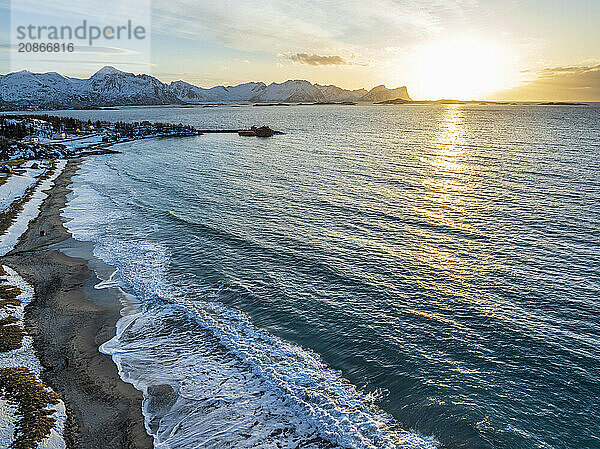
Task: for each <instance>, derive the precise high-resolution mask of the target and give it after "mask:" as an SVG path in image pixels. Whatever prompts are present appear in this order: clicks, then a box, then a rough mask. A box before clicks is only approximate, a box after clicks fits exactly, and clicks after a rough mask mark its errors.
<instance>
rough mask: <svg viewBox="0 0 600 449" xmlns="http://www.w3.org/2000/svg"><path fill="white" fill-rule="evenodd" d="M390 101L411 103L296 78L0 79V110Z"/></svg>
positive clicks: (381, 91)
mask: <svg viewBox="0 0 600 449" xmlns="http://www.w3.org/2000/svg"><path fill="white" fill-rule="evenodd" d="M395 99H404V100H407V101H411V99H410V97H409V96H408V92H407V89H406V87H405V86H403V87H399V88H397V89H388V88H386V87H385V86H384V85H379V86H376V87H374V88H373V89H371V90H370V91H368V92H367V91H366V90H365V89H356V90H348V89H343V88H341V87H337V86H334V85H329V86H321V85H319V84H312V83H311V82H309V81H307V80H299V79H296V80H287V81H284V82H282V83H275V82H273V83H271V84H269V85H267V84H265V83H262V82H249V83H243V84H238V85H236V86H215V87H211V88H209V89H205V88H201V87H198V86H194V85H193V84H190V83H187V82H185V81H172V82H171V83H169V84H165V83H163V82H162V81H160V80H158V79H157V78H155V77H153V76H151V75H135V74H133V73H129V72H124V71H122V70H119V69H117V68H115V67H113V66H108V65H107V66H105V67H102V68H101V69H100V70H98V71H97V72H96V73H94V74H93V75H92V76H91V77H90V78H88V79H78V78H68V77H64V76H62V75H60V74H58V73H56V72H49V73H31V72H28V71H26V70H23V71H21V72H16V73H10V74H8V75H0V107H1V108H3V109H23V108H26V109H58V108H81V107H94V106H125V105H154V104H181V103H191V104H202V103H269V102H277V103H306V102H308V103H329V102H359V101H365V102H379V101H387V100H395Z"/></svg>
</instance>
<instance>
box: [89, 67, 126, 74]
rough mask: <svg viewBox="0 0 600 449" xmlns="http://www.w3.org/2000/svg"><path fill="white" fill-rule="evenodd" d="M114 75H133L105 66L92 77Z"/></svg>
mask: <svg viewBox="0 0 600 449" xmlns="http://www.w3.org/2000/svg"><path fill="white" fill-rule="evenodd" d="M115 74H119V75H120V74H127V75H133V73H127V72H123V71H122V70H119V69H117V68H115V67H113V66H112V65H105V66H104V67H102V68H101V69H100V70H98V71H97V72H96V73H94V75H92V76H106V75H115Z"/></svg>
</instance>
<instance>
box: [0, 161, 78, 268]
mask: <svg viewBox="0 0 600 449" xmlns="http://www.w3.org/2000/svg"><path fill="white" fill-rule="evenodd" d="M66 164H67V161H65V160H60V161H58V162H57V166H56V170H55V171H54V173H53V174H52V176H50V177H49V178H48V179H46V180H44V181H43V182H42V183H41V184H40V185H39V186H38V188H37V189H36V190H35V193H34V194H33V196H32V197H31V199H30V200H29V201H28V202H27V203H26V204H25V205H24V206H23V210H22V211H21V213H20V214H19V216H18V217H17V219H16V220H15V221H14V223H13V224H12V225H11V226H10V227H9V228H8V229H7V230H6V232H5V233H4V234H3V235H1V236H0V256H3V255H5V254H6V253H8V252H9V251H10V250H11V249H13V248H14V247H15V245H16V244H17V241H18V240H19V237H20V236H21V235H22V234H23V233H24V232H25V231H26V230H27V227H28V226H29V222H30V221H31V220H33V219H34V218H35V217H37V216H38V214H39V213H40V206H41V205H42V202H43V201H44V200H45V199H46V198H47V197H48V194H47V193H45V192H44V191H45V190H48V189H49V188H50V187H52V185H53V184H54V180H55V179H56V178H57V177H58V175H60V173H61V172H62V171H63V169H64V168H65V165H66ZM13 176H14V175H13ZM11 178H12V176H11ZM8 182H10V179H9V180H8V181H7V183H8ZM4 185H6V184H4Z"/></svg>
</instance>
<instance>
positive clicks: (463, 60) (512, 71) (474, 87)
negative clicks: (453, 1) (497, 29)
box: [415, 38, 519, 100]
mask: <svg viewBox="0 0 600 449" xmlns="http://www.w3.org/2000/svg"><path fill="white" fill-rule="evenodd" d="M415 59H416V61H415V62H416V67H415V68H417V70H418V73H417V77H418V81H417V83H418V86H419V88H420V89H419V90H420V92H421V95H422V96H423V97H424V98H428V99H440V98H452V99H459V100H477V99H483V98H486V97H487V96H489V95H490V94H493V93H494V92H497V91H500V90H502V89H506V88H509V87H511V86H513V85H515V84H516V82H517V77H518V73H519V72H518V69H517V55H516V53H514V52H512V51H511V50H510V49H509V48H508V47H507V46H505V45H502V44H499V43H496V42H493V41H488V40H484V39H479V38H460V39H450V40H445V41H439V42H432V43H429V44H427V45H425V46H424V47H422V48H420V49H419V50H418V51H417V53H416V57H415Z"/></svg>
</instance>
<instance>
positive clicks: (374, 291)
mask: <svg viewBox="0 0 600 449" xmlns="http://www.w3.org/2000/svg"><path fill="white" fill-rule="evenodd" d="M61 113H62V114H64V115H75V116H78V117H82V118H92V119H98V118H102V119H109V120H127V121H135V120H150V121H169V122H176V123H179V122H182V123H186V124H187V123H189V124H192V125H195V126H198V127H200V128H213V127H214V128H216V127H219V128H221V127H223V128H226V127H235V128H237V127H242V126H249V125H252V124H263V123H266V124H269V125H271V126H272V127H274V128H276V129H280V130H282V131H284V132H286V134H285V135H283V136H275V137H273V138H270V139H258V138H242V137H239V136H237V135H203V136H198V137H192V138H179V139H175V138H165V139H155V140H144V141H139V142H134V143H130V144H127V145H123V146H121V147H120V149H121V150H122V154H117V155H109V156H101V157H94V158H90V159H88V160H87V161H85V162H84V164H83V166H82V170H81V172H80V174H79V175H78V176H76V178H75V180H74V187H75V190H74V193H73V195H72V200H71V202H70V204H69V206H68V207H67V210H66V211H65V217H66V218H67V219H69V220H71V221H70V222H69V224H68V226H69V228H70V229H71V230H72V231H73V233H74V235H75V237H76V238H80V239H84V240H92V241H94V242H96V253H97V255H98V256H99V257H101V258H102V259H104V260H106V261H107V262H109V263H111V264H113V265H114V266H115V267H117V272H116V273H115V278H114V279H113V280H112V281H114V282H117V283H119V284H120V285H121V286H122V287H123V288H124V289H125V290H127V291H128V292H130V293H132V294H134V295H135V296H136V297H137V298H138V300H139V301H140V303H141V306H140V310H141V312H140V313H139V314H136V315H132V316H129V317H126V318H124V319H123V320H122V322H121V323H120V334H119V338H118V339H115V340H114V341H111V342H109V344H107V345H106V347H105V348H104V350H105V351H107V352H109V353H111V354H113V356H114V358H115V360H116V361H117V362H118V363H119V364H120V366H121V370H122V374H123V376H124V377H126V378H128V379H129V380H130V381H131V382H134V383H135V384H136V386H137V387H138V388H140V389H142V390H144V391H145V392H146V397H147V400H146V403H145V412H146V415H147V417H148V420H149V422H150V427H151V430H152V431H153V432H154V434H155V436H156V439H155V441H156V445H157V447H194V445H200V444H204V445H205V446H206V447H297V445H298V444H305V445H306V447H337V446H340V447H373V448H377V447H394V446H398V447H402V446H406V447H430V446H433V445H437V444H439V445H442V446H443V447H449V448H486V447H489V448H491V447H494V448H507V449H508V448H534V447H535V448H538V447H540V448H599V447H600V412H599V409H600V384H599V382H600V368H599V367H600V331H599V324H598V323H599V320H598V306H599V304H600V299H599V292H600V268H599V266H600V207H599V205H600V125H599V119H600V108H597V107H593V106H590V107H558V106H552V107H551V106H510V105H507V106H485V107H484V106H398V107H384V106H354V107H349V106H347V107H340V106H290V107H262V108H258V107H251V106H243V107H239V108H234V107H221V108H191V109H184V108H130V109H122V110H114V111H75V112H73V111H69V112H61Z"/></svg>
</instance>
